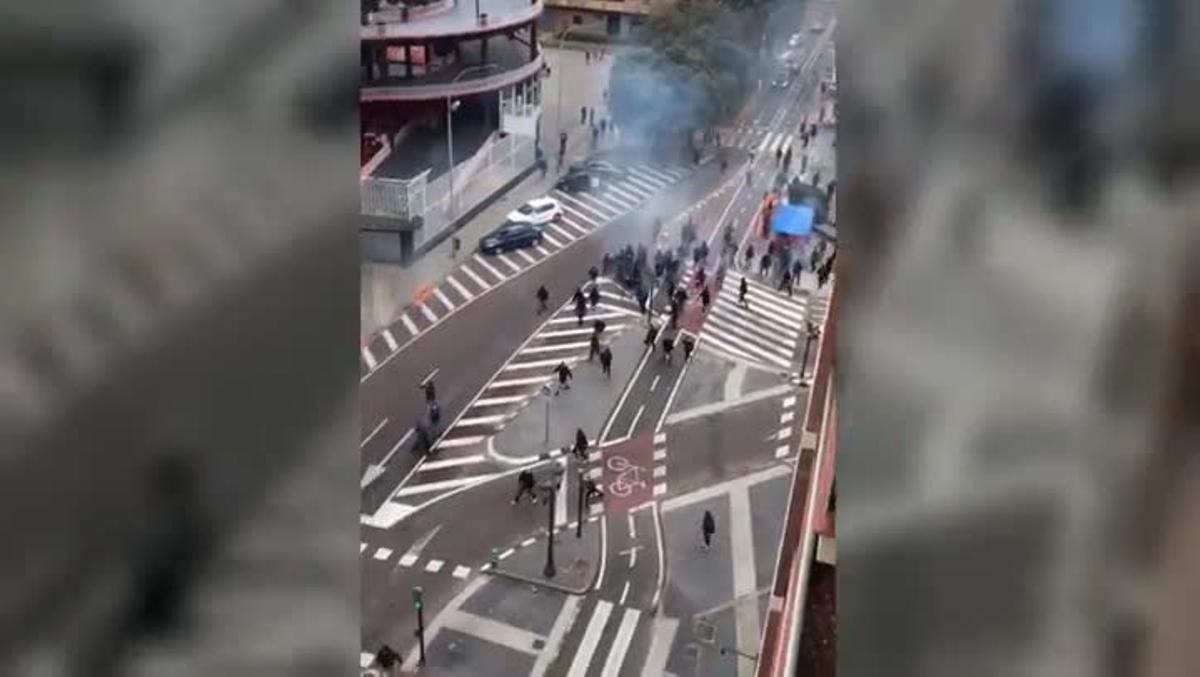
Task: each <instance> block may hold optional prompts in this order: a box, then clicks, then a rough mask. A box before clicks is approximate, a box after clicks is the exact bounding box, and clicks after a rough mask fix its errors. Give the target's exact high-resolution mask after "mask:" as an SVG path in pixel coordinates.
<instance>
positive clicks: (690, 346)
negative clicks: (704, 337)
mask: <svg viewBox="0 0 1200 677" xmlns="http://www.w3.org/2000/svg"><path fill="white" fill-rule="evenodd" d="M681 343H682V344H683V361H684V362H687V361H688V360H690V359H692V351H693V350H695V349H696V341H695V339H693V338H692V337H691V336H684V337H683V340H682V341H681Z"/></svg>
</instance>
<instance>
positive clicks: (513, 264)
mask: <svg viewBox="0 0 1200 677" xmlns="http://www.w3.org/2000/svg"><path fill="white" fill-rule="evenodd" d="M496 260H497V261H501V262H503V263H504V265H506V266H508V267H509V268H512V270H513V272H514V273H519V272H521V266H518V265H517V264H516V262H515V261H513V260H512V259H510V258H508V257H507V256H505V255H504V254H496Z"/></svg>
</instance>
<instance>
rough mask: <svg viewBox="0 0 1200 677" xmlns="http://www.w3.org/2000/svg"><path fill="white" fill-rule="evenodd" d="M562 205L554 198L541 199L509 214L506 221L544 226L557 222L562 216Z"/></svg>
mask: <svg viewBox="0 0 1200 677" xmlns="http://www.w3.org/2000/svg"><path fill="white" fill-rule="evenodd" d="M562 211H563V209H562V205H560V204H559V203H558V200H555V199H554V198H552V197H539V198H535V199H533V200H530V201H529V202H526V203H525V204H523V205H521V206H520V207H518V208H517V209H515V210H513V211H511V212H509V213H508V216H506V217H505V220H507V221H509V222H511V223H532V224H534V225H539V226H540V225H542V224H544V223H549V222H551V221H557V220H558V219H559V217H561V216H562Z"/></svg>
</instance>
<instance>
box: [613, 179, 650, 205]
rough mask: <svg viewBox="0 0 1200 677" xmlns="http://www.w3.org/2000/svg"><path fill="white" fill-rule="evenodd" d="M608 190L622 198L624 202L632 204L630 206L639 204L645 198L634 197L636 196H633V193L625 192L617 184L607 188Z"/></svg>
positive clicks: (641, 196)
mask: <svg viewBox="0 0 1200 677" xmlns="http://www.w3.org/2000/svg"><path fill="white" fill-rule="evenodd" d="M608 188H609V190H611V191H612V192H614V193H616V194H618V195H620V196H622V197H624V198H625V199H626V200H628V201H629V202H630V203H632V204H631V206H633V205H638V204H641V203H642V201H643V200H645V199H646V196H644V195H636V194H634V192H633V191H629V190H625V189H624V188H622V187H620V186H619V185H617V184H613V185H611V186H609V187H608Z"/></svg>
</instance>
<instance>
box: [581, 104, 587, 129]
mask: <svg viewBox="0 0 1200 677" xmlns="http://www.w3.org/2000/svg"><path fill="white" fill-rule="evenodd" d="M579 124H581V125H586V124H587V106H580V107H579Z"/></svg>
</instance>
